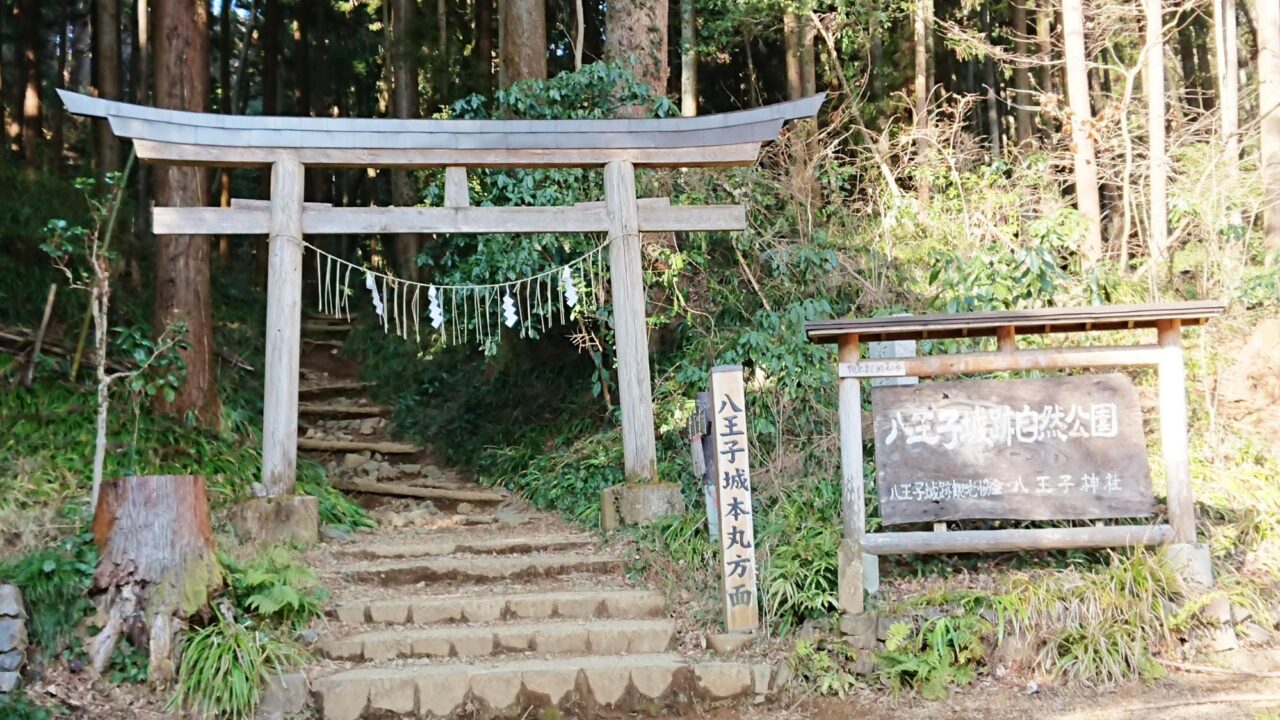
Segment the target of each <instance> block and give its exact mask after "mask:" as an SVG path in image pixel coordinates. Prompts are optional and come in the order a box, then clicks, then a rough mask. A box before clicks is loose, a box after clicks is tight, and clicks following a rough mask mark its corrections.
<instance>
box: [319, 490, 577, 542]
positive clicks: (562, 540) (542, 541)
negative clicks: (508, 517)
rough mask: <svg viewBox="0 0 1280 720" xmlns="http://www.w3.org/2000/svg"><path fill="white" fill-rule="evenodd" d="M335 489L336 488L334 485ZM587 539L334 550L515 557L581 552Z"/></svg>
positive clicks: (555, 538)
mask: <svg viewBox="0 0 1280 720" xmlns="http://www.w3.org/2000/svg"><path fill="white" fill-rule="evenodd" d="M335 487H337V485H335ZM593 542H594V541H593V539H592V538H590V537H585V536H580V537H540V538H523V537H517V538H477V539H474V540H465V539H464V540H453V541H449V540H438V541H434V542H406V543H395V544H390V543H387V544H382V543H379V544H374V545H353V546H350V547H342V548H339V549H338V550H337V554H338V555H343V556H345V557H349V558H363V559H367V560H379V559H384V558H415V557H443V556H445V555H456V554H460V553H465V554H470V555H515V554H520V553H531V552H554V551H557V550H580V549H583V548H587V547H590V546H591V544H592V543H593Z"/></svg>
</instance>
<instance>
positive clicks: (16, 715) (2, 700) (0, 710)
mask: <svg viewBox="0 0 1280 720" xmlns="http://www.w3.org/2000/svg"><path fill="white" fill-rule="evenodd" d="M0 717H2V718H4V719H5V720H53V719H54V718H55V717H58V715H55V714H54V711H53V710H51V709H49V708H47V707H44V706H43V705H37V704H35V703H33V702H31V700H29V699H27V696H26V695H23V694H21V693H15V694H14V695H12V696H7V695H0Z"/></svg>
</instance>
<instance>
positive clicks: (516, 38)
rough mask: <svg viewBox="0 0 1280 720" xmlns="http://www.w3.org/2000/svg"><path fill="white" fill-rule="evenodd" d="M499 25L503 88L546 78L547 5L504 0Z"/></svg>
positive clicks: (542, 1)
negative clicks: (522, 81)
mask: <svg viewBox="0 0 1280 720" xmlns="http://www.w3.org/2000/svg"><path fill="white" fill-rule="evenodd" d="M499 6H500V8H501V9H502V10H503V17H502V19H501V20H500V22H499V23H498V31H499V37H498V44H499V46H500V55H501V57H500V58H499V59H498V62H499V65H500V66H501V68H502V75H501V78H500V79H501V82H502V86H503V87H509V86H510V85H511V84H512V83H516V82H519V81H521V80H528V79H534V80H546V79H547V5H546V2H545V0H504V1H501V2H500V3H499Z"/></svg>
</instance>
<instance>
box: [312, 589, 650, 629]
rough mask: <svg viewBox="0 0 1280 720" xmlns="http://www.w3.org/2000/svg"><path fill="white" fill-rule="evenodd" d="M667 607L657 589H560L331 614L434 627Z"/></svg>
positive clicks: (383, 603)
mask: <svg viewBox="0 0 1280 720" xmlns="http://www.w3.org/2000/svg"><path fill="white" fill-rule="evenodd" d="M666 609H667V602H666V598H665V597H663V595H662V593H660V592H657V591H656V590H562V591H558V592H528V593H518V594H512V595H507V594H502V595H447V596H441V597H423V596H418V597H412V598H397V599H391V600H385V599H384V600H368V601H357V602H350V603H346V604H343V605H339V606H338V607H337V609H336V610H335V613H336V614H337V616H338V620H339V621H341V622H344V623H351V624H360V623H394V624H401V625H403V624H407V623H412V624H414V625H434V624H441V623H458V622H469V623H482V622H493V621H496V620H512V619H519V620H540V619H548V618H572V619H581V620H586V619H591V618H612V619H615V620H626V619H631V620H637V619H642V618H654V617H661V616H662V615H664V614H666Z"/></svg>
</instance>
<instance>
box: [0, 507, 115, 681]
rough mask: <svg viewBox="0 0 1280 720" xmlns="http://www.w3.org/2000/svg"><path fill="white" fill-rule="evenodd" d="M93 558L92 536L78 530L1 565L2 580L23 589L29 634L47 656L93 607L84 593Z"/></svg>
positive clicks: (69, 637) (67, 639)
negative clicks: (55, 543)
mask: <svg viewBox="0 0 1280 720" xmlns="http://www.w3.org/2000/svg"><path fill="white" fill-rule="evenodd" d="M97 562H98V550H97V547H96V546H95V545H94V544H93V536H92V535H91V534H89V533H88V532H82V533H80V534H78V535H73V536H71V537H69V538H66V539H64V540H62V541H61V542H59V543H58V544H57V545H56V546H54V547H50V548H46V549H42V550H37V551H35V552H32V553H29V554H27V555H23V556H21V557H18V558H15V559H13V560H11V561H9V562H6V563H4V564H2V565H0V582H9V583H13V584H14V585H17V586H18V587H19V588H20V589H21V590H22V595H23V599H24V600H25V601H26V604H27V609H28V613H29V614H30V620H29V622H28V632H29V633H30V635H31V639H32V641H33V643H34V644H35V645H37V646H39V647H40V648H41V649H42V650H44V652H45V653H46V654H47V655H50V656H52V655H55V654H57V653H59V652H61V651H62V650H63V648H65V647H66V646H67V644H68V643H69V642H70V641H71V640H72V639H73V636H74V634H75V632H76V630H77V628H79V626H80V624H81V623H82V622H83V621H84V619H85V618H86V617H88V615H89V614H90V613H91V612H92V611H93V603H91V602H90V601H89V598H88V592H89V588H90V587H92V585H93V571H94V567H95V566H96V565H97Z"/></svg>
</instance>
